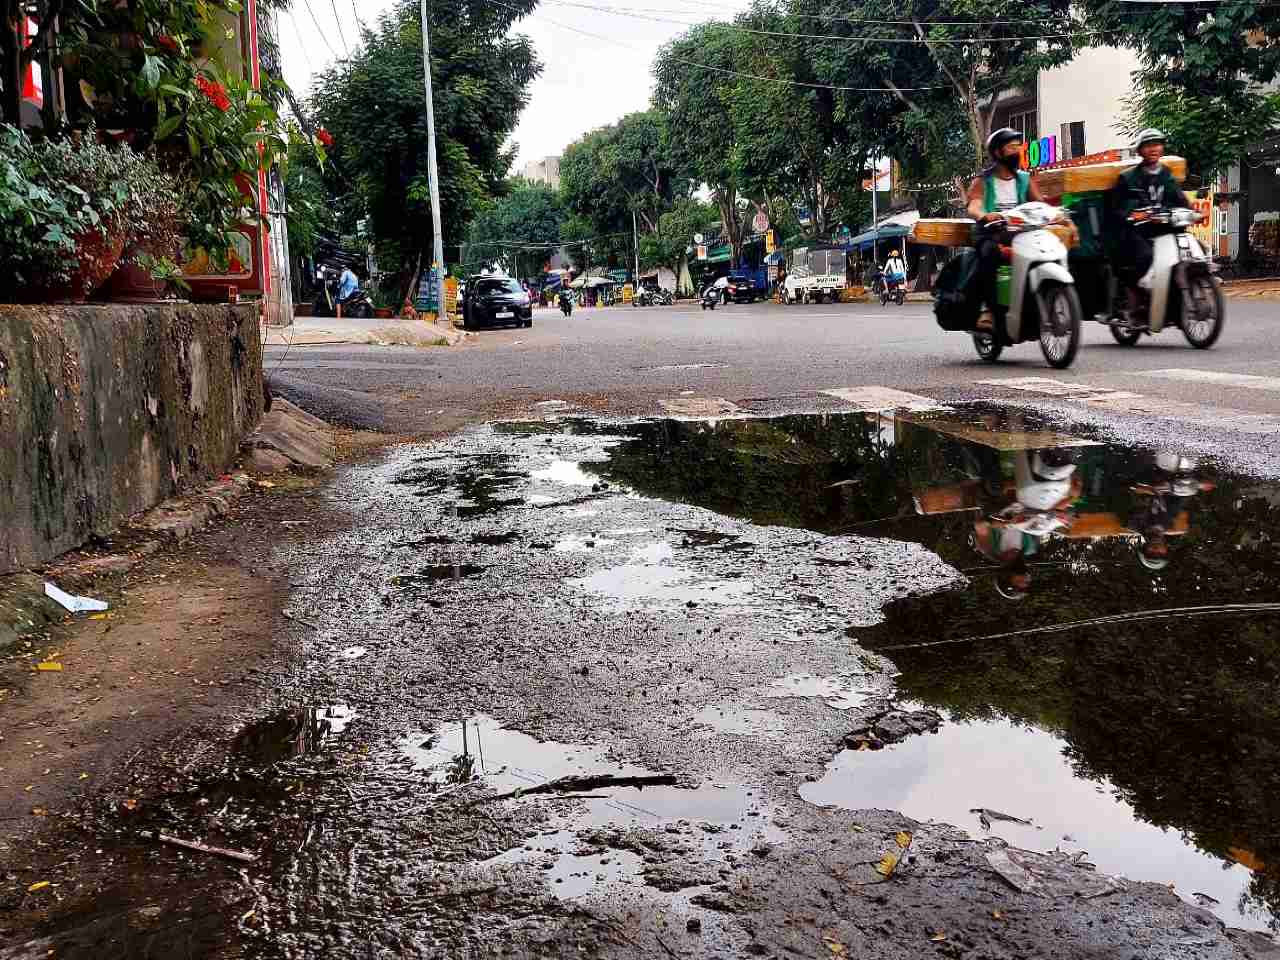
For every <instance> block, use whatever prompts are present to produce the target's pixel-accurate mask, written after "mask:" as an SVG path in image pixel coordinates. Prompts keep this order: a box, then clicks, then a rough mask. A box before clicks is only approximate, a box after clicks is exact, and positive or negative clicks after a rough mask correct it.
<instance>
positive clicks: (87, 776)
mask: <svg viewBox="0 0 1280 960" xmlns="http://www.w3.org/2000/svg"><path fill="white" fill-rule="evenodd" d="M80 779H81V780H88V779H89V775H88V774H87V773H82V774H80Z"/></svg>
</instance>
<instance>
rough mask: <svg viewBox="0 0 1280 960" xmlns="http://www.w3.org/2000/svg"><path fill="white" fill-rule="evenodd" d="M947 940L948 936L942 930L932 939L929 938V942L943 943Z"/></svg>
mask: <svg viewBox="0 0 1280 960" xmlns="http://www.w3.org/2000/svg"><path fill="white" fill-rule="evenodd" d="M945 939H947V935H946V934H945V933H943V932H942V931H941V930H939V931H938V932H937V933H935V934H934V935H933V936H932V937H930V938H929V942H930V943H941V942H942V941H943V940H945Z"/></svg>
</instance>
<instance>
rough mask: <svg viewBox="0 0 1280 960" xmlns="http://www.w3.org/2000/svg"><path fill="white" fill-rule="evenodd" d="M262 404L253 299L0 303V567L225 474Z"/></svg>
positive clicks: (47, 552) (56, 548)
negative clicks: (227, 302) (215, 302)
mask: <svg viewBox="0 0 1280 960" xmlns="http://www.w3.org/2000/svg"><path fill="white" fill-rule="evenodd" d="M262 407H263V389H262V346H261V340H260V338H259V334H258V311H257V307H256V306H254V305H252V304H238V305H212V304H206V305H197V304H146V305H139V306H120V305H103V306H32V307H26V306H6V305H0V573H7V572H12V571H14V570H20V569H23V568H25V567H29V566H32V565H34V564H39V563H42V562H44V561H46V560H49V559H51V558H52V557H55V556H57V555H58V554H60V553H63V552H65V551H67V550H70V549H72V548H74V547H77V546H79V545H80V544H82V543H84V542H85V541H86V540H88V539H89V538H90V537H91V536H93V535H94V534H106V533H107V532H109V531H110V530H112V529H113V528H114V527H115V526H116V524H117V523H118V522H119V521H120V520H121V519H122V518H124V517H128V516H130V515H132V514H134V513H137V512H139V511H141V510H145V509H147V508H148V507H151V506H154V505H155V504H156V503H158V502H159V501H160V500H163V499H164V498H165V497H168V496H170V495H172V494H174V493H178V492H180V491H181V490H183V489H184V488H185V487H188V486H191V485H193V484H195V483H196V482H198V481H201V480H204V479H206V478H208V477H213V476H216V475H218V474H220V473H222V472H224V470H225V468H226V467H227V465H228V464H230V463H231V462H232V460H233V458H234V457H235V456H236V453H237V449H238V445H239V441H240V438H241V437H242V436H243V435H244V434H245V433H247V432H249V431H250V430H252V429H253V428H254V427H255V426H256V425H257V423H258V421H259V419H261V417H262Z"/></svg>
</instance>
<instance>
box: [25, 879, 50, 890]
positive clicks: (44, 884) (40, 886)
mask: <svg viewBox="0 0 1280 960" xmlns="http://www.w3.org/2000/svg"><path fill="white" fill-rule="evenodd" d="M48 885H49V881H48V880H41V881H40V882H39V883H33V884H32V885H31V886H29V887H27V893H35V892H36V891H37V890H43V889H44V888H45V887H47V886H48Z"/></svg>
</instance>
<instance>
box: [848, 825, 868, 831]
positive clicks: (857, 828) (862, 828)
mask: <svg viewBox="0 0 1280 960" xmlns="http://www.w3.org/2000/svg"><path fill="white" fill-rule="evenodd" d="M849 829H850V830H852V831H853V832H854V833H866V832H867V828H866V827H864V826H863V825H862V824H860V823H855V824H854V825H853V826H852V827H850V828H849Z"/></svg>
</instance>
